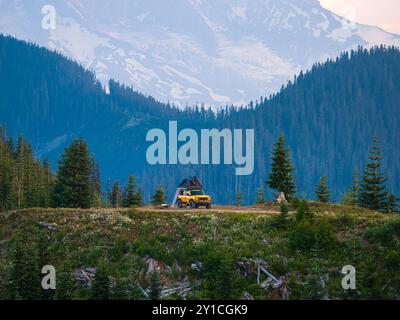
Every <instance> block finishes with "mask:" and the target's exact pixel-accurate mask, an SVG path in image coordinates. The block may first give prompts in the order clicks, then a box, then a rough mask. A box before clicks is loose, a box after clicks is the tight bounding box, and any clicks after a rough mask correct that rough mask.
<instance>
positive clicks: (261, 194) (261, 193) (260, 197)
mask: <svg viewBox="0 0 400 320" xmlns="http://www.w3.org/2000/svg"><path fill="white" fill-rule="evenodd" d="M264 203H265V197H264V189H263V188H259V189H258V190H257V198H256V204H264Z"/></svg>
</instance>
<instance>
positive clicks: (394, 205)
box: [385, 193, 400, 213]
mask: <svg viewBox="0 0 400 320" xmlns="http://www.w3.org/2000/svg"><path fill="white" fill-rule="evenodd" d="M398 201H399V198H398V197H397V196H395V195H394V194H392V193H391V194H389V196H388V197H387V203H386V208H385V211H386V212H396V213H398V212H400V207H399V205H398Z"/></svg>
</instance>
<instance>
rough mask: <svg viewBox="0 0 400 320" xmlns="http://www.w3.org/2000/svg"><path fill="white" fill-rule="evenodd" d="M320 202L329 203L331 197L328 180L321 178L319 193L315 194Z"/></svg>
mask: <svg viewBox="0 0 400 320" xmlns="http://www.w3.org/2000/svg"><path fill="white" fill-rule="evenodd" d="M315 194H316V196H317V199H318V201H320V202H323V203H327V202H329V200H330V198H331V195H330V193H329V191H328V187H327V178H326V177H325V176H324V177H321V180H320V182H319V185H318V188H317V191H316V192H315Z"/></svg>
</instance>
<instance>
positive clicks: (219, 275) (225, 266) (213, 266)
mask: <svg viewBox="0 0 400 320" xmlns="http://www.w3.org/2000/svg"><path fill="white" fill-rule="evenodd" d="M203 266H204V270H203V272H202V273H203V275H202V276H203V279H204V282H203V286H202V291H201V292H200V298H203V299H212V300H214V299H215V300H228V299H238V298H241V296H242V294H243V291H244V288H243V286H244V281H243V278H242V277H241V276H240V273H239V270H238V269H237V268H236V260H235V259H234V258H233V257H232V256H231V255H230V254H229V253H227V252H225V251H222V250H213V251H211V252H210V253H209V254H208V255H207V256H206V257H205V260H204V263H203Z"/></svg>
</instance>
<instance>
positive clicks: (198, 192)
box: [172, 177, 211, 209]
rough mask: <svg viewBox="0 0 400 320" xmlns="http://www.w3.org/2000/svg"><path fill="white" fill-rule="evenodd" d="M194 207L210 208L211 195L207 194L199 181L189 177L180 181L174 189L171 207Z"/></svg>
mask: <svg viewBox="0 0 400 320" xmlns="http://www.w3.org/2000/svg"><path fill="white" fill-rule="evenodd" d="M187 206H190V208H192V209H195V208H198V207H201V206H204V207H206V208H207V209H211V197H210V196H209V195H207V194H206V193H205V192H204V190H203V186H202V185H201V183H200V181H199V180H198V179H197V178H196V177H191V178H188V179H185V180H183V181H182V183H181V184H180V185H179V187H178V189H177V190H176V193H175V197H174V200H173V202H172V207H178V208H185V207H187Z"/></svg>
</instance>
